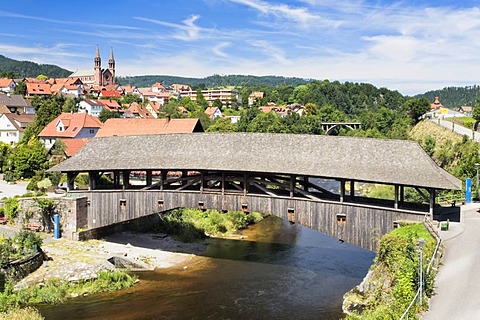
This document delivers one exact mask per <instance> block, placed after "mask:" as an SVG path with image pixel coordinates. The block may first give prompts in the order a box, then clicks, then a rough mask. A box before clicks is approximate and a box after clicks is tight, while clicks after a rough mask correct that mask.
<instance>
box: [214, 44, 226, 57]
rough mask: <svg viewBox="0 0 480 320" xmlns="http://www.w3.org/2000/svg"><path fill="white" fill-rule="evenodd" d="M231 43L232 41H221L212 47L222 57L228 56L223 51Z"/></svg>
mask: <svg viewBox="0 0 480 320" xmlns="http://www.w3.org/2000/svg"><path fill="white" fill-rule="evenodd" d="M229 45H230V42H221V43H219V44H217V45H216V46H214V47H213V48H212V51H213V53H215V54H216V55H217V56H219V57H222V58H228V57H229V55H228V54H227V53H225V52H224V51H223V49H225V48H226V47H228V46H229Z"/></svg>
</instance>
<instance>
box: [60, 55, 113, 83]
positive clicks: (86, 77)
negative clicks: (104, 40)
mask: <svg viewBox="0 0 480 320" xmlns="http://www.w3.org/2000/svg"><path fill="white" fill-rule="evenodd" d="M69 78H79V79H80V80H81V81H82V82H83V84H84V85H89V86H100V87H101V86H109V85H114V84H116V83H115V58H114V57H113V49H111V50H110V59H108V69H102V59H101V58H100V49H99V48H98V46H97V53H96V54H95V59H94V67H93V72H92V70H77V71H75V72H74V73H72V74H71V75H70V76H69Z"/></svg>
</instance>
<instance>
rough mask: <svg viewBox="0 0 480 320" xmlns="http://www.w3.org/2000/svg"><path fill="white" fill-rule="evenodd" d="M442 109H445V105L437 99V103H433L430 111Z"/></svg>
mask: <svg viewBox="0 0 480 320" xmlns="http://www.w3.org/2000/svg"><path fill="white" fill-rule="evenodd" d="M440 108H443V105H442V103H441V102H440V100H439V99H438V97H435V101H433V103H432V104H431V105H430V110H438V109H440Z"/></svg>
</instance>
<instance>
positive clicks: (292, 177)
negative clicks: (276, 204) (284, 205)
mask: <svg viewBox="0 0 480 320" xmlns="http://www.w3.org/2000/svg"><path fill="white" fill-rule="evenodd" d="M296 180H297V177H296V176H295V175H294V174H292V175H291V176H290V198H293V196H294V191H295V182H296Z"/></svg>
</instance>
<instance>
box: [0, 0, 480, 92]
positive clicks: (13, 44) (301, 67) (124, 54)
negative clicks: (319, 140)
mask: <svg viewBox="0 0 480 320" xmlns="http://www.w3.org/2000/svg"><path fill="white" fill-rule="evenodd" d="M97 45H98V47H99V49H100V54H101V57H102V67H104V68H106V67H107V66H108V58H109V53H110V49H111V48H113V51H114V55H115V60H116V73H117V76H136V75H155V74H159V75H172V76H183V77H195V78H203V77H206V76H210V75H213V74H219V75H230V74H243V75H255V76H265V75H278V76H285V77H299V78H306V79H318V80H324V79H328V80H331V81H335V80H338V81H340V82H345V81H350V82H367V83H371V84H373V85H375V86H377V87H387V88H389V89H391V90H398V91H399V92H400V93H402V94H405V95H414V94H418V93H423V92H425V91H429V90H435V89H441V88H444V87H448V86H462V87H463V86H470V85H474V84H480V54H479V53H480V0H477V1H471V0H465V1H458V0H457V1H452V0H437V1H434V0H405V1H386V0H378V1H373V0H349V1H347V0H298V1H295V0H279V1H271V0H174V1H172V0H170V1H163V0H156V1H155V0H148V1H144V0H116V1H111V0H97V1H91V0H82V1H64V0H49V1H37V0H30V1H27V0H16V1H10V2H8V5H5V6H1V7H0V54H1V55H4V56H6V57H8V58H12V59H16V60H28V61H34V62H37V63H40V64H55V65H58V66H61V67H63V68H65V69H68V70H71V71H75V70H79V69H81V70H83V69H92V68H93V58H94V56H95V50H96V47H97Z"/></svg>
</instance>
